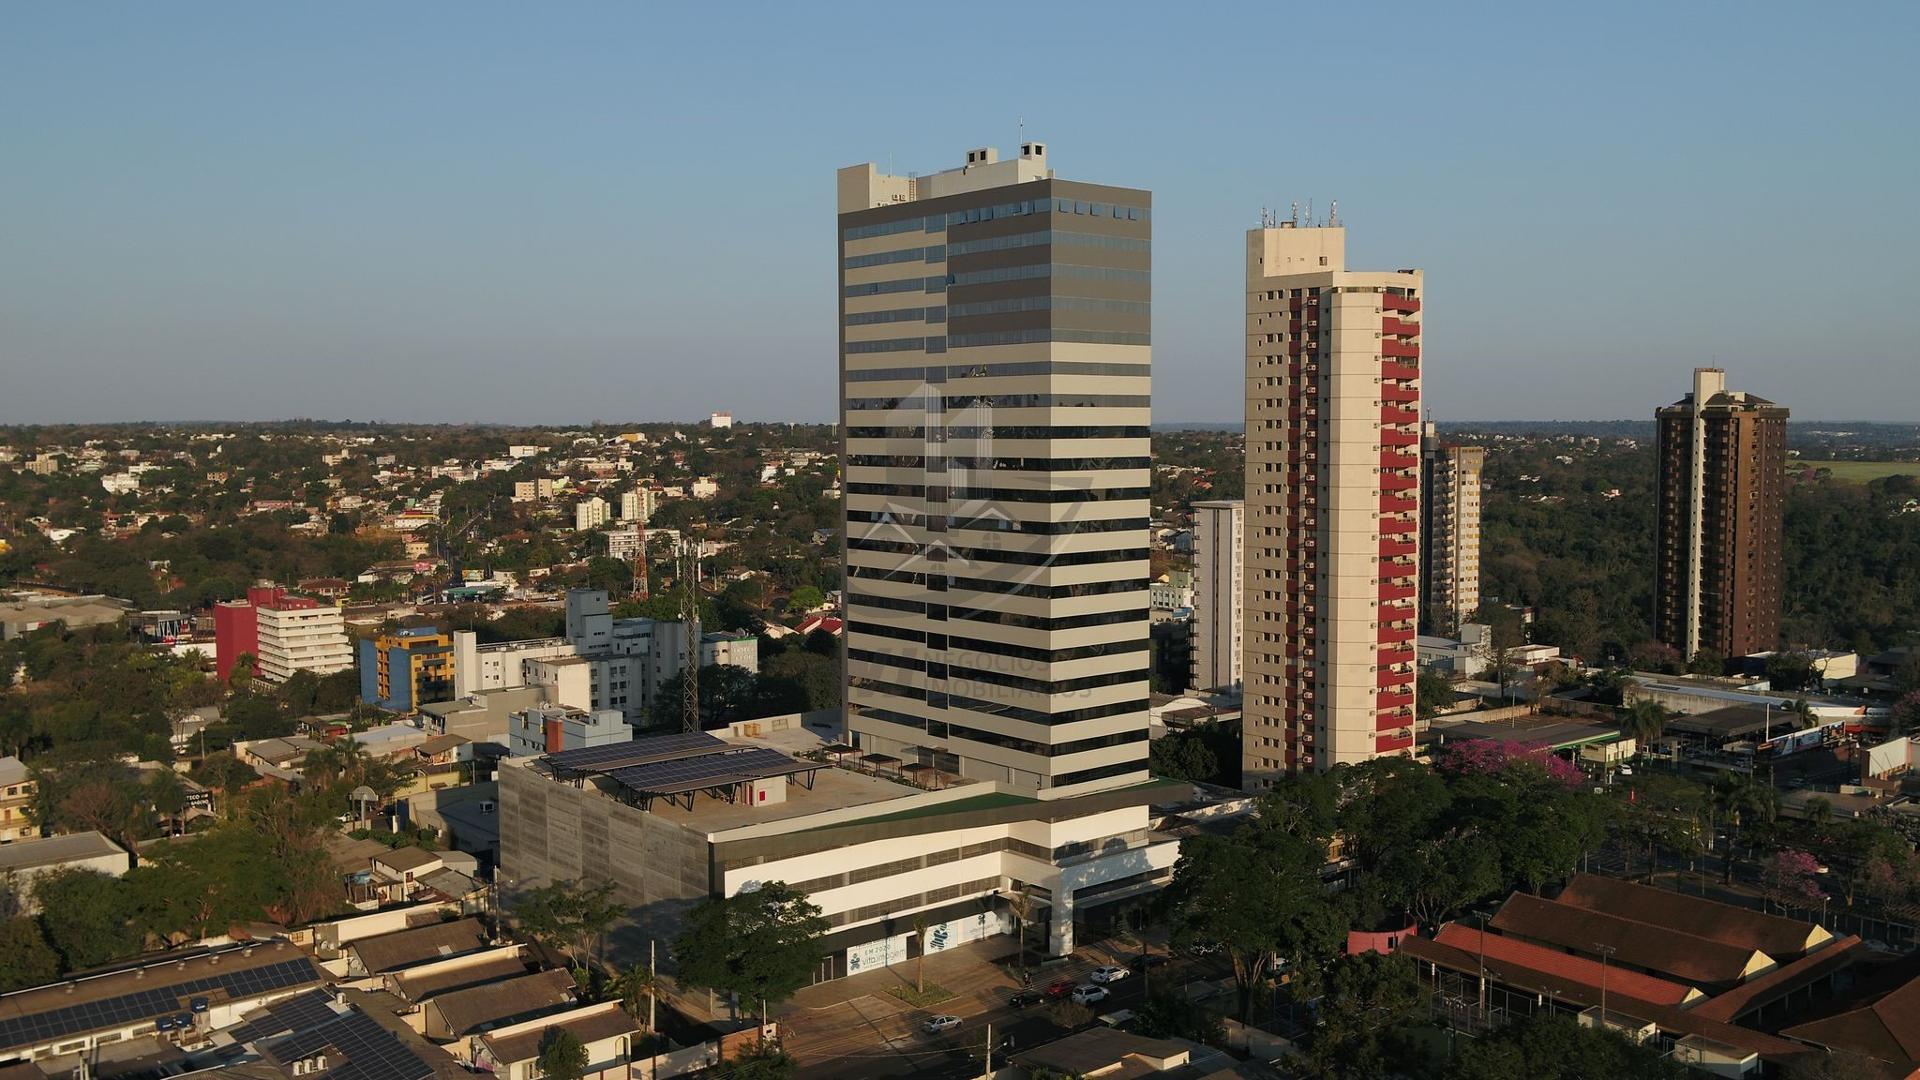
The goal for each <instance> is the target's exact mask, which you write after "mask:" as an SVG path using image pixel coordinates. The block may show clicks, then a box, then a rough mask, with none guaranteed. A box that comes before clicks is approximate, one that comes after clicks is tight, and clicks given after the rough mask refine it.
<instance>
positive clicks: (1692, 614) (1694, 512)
mask: <svg viewBox="0 0 1920 1080" xmlns="http://www.w3.org/2000/svg"><path fill="white" fill-rule="evenodd" d="M1654 417H1655V420H1656V421H1657V422H1658V424H1659V437H1660V447H1659V461H1660V494H1659V500H1660V501H1659V506H1658V508H1657V511H1658V513H1657V524H1656V526H1655V540H1656V544H1657V549H1658V552H1659V555H1658V557H1659V566H1658V568H1657V573H1656V575H1655V587H1654V636H1655V637H1656V638H1657V639H1658V640H1660V641H1661V642H1663V643H1665V644H1667V645H1670V646H1672V647H1673V648H1675V649H1678V650H1679V651H1680V654H1681V655H1682V656H1685V657H1689V658H1691V657H1693V656H1695V655H1697V654H1699V653H1701V652H1706V653H1711V654H1713V655H1716V656H1719V657H1720V658H1721V659H1723V660H1728V659H1732V658H1734V657H1737V656H1745V655H1747V654H1749V653H1756V652H1764V651H1766V650H1769V649H1772V648H1775V647H1776V646H1777V645H1778V644H1779V638H1780V580H1781V577H1782V574H1783V573H1784V569H1783V559H1782V554H1781V547H1780V545H1781V540H1780V529H1781V515H1782V512H1783V506H1784V503H1785V499H1786V482H1787V480H1786V476H1787V410H1786V409H1784V408H1782V407H1780V406H1778V405H1775V404H1774V403H1773V402H1771V401H1768V400H1766V399H1765V398H1757V397H1754V396H1753V395H1752V394H1743V393H1739V392H1737V391H1730V390H1728V389H1727V373H1726V372H1725V371H1722V370H1721V369H1719V368H1695V369H1694V370H1693V392H1692V393H1691V394H1688V395H1687V396H1686V397H1684V398H1681V399H1680V400H1679V401H1676V402H1674V403H1673V404H1672V405H1669V406H1667V407H1666V408H1663V409H1660V410H1658V411H1656V412H1655V414H1654Z"/></svg>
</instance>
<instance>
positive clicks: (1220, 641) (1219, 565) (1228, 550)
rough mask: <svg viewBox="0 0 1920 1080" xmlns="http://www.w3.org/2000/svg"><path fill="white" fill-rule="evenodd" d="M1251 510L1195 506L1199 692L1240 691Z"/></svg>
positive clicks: (1230, 502)
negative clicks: (1245, 539)
mask: <svg viewBox="0 0 1920 1080" xmlns="http://www.w3.org/2000/svg"><path fill="white" fill-rule="evenodd" d="M1245 507H1246V504H1245V503H1242V502H1241V501H1240V500H1238V499H1222V500H1218V501H1213V502H1197V503H1194V504H1193V677H1192V679H1191V680H1190V684H1191V685H1192V687H1193V688H1194V689H1196V690H1237V689H1239V688H1240V655H1241V651H1242V648H1243V645H1242V642H1241V636H1242V631H1243V628H1244V626H1245V622H1244V621H1243V620H1242V619H1241V617H1240V612H1241V604H1242V602H1243V598H1244V594H1245V592H1246V577H1245V565H1246V564H1245V560H1244V559H1243V558H1242V557H1241V551H1242V550H1243V548H1242V546H1241V531H1242V529H1243V528H1244V518H1245Z"/></svg>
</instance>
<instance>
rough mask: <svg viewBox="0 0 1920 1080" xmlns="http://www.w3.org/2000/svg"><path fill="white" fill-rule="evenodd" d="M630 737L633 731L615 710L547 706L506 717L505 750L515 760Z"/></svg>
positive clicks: (604, 744) (608, 743)
mask: <svg viewBox="0 0 1920 1080" xmlns="http://www.w3.org/2000/svg"><path fill="white" fill-rule="evenodd" d="M631 738H633V728H631V727H629V726H628V725H627V721H626V717H624V716H622V715H621V713H620V711H619V710H618V709H599V710H594V711H589V710H586V709H577V708H574V707H572V706H570V705H555V704H548V705H539V706H535V707H534V708H531V709H527V710H525V711H524V712H517V713H514V714H513V715H512V716H510V717H508V718H507V749H508V750H509V751H510V752H511V753H512V754H513V755H514V756H515V757H530V756H532V755H535V754H557V753H559V752H560V751H562V750H578V749H580V748H582V747H586V746H608V745H611V744H613V743H622V742H626V741H627V740H629V739H631Z"/></svg>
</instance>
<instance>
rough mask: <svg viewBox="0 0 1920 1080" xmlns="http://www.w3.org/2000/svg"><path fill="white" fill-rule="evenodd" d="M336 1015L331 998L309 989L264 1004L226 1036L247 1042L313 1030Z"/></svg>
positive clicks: (325, 993) (322, 991)
mask: <svg viewBox="0 0 1920 1080" xmlns="http://www.w3.org/2000/svg"><path fill="white" fill-rule="evenodd" d="M337 1015H339V1014H337V1013H335V1012H334V1011H333V997H332V996H331V995H329V994H328V993H327V992H326V991H325V990H312V991H308V992H307V993H304V994H299V995H297V996H294V997H290V998H287V999H286V1000H285V1001H276V1002H274V1003H273V1004H271V1005H268V1006H267V1007H266V1008H265V1009H263V1010H261V1014H260V1015H257V1016H256V1017H255V1018H254V1019H252V1020H249V1021H247V1022H246V1023H244V1024H241V1025H240V1026H239V1027H236V1028H234V1029H232V1031H231V1032H230V1034H231V1035H232V1036H233V1041H234V1042H238V1043H248V1042H253V1041H254V1040H256V1039H270V1038H273V1037H274V1036H276V1035H284V1034H286V1033H287V1032H290V1031H299V1030H301V1029H303V1028H310V1027H315V1026H317V1025H320V1024H324V1023H326V1022H327V1021H329V1020H332V1019H333V1018H334V1017H335V1016H337Z"/></svg>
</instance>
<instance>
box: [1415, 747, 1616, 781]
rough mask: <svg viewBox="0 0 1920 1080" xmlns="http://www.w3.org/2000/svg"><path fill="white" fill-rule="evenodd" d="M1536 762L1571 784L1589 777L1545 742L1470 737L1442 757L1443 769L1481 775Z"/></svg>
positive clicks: (1498, 773) (1539, 766) (1441, 767)
mask: <svg viewBox="0 0 1920 1080" xmlns="http://www.w3.org/2000/svg"><path fill="white" fill-rule="evenodd" d="M1521 764H1526V765H1533V766H1535V767H1537V768H1539V769H1540V770H1541V771H1543V772H1545V773H1546V774H1547V775H1548V776H1549V777H1551V778H1552V779H1554V780H1558V781H1559V782H1561V783H1563V784H1565V785H1567V786H1568V787H1579V786H1580V784H1581V782H1582V781H1584V780H1585V779H1586V775H1585V774H1584V773H1582V772H1581V771H1580V766H1578V765H1575V764H1574V763H1573V762H1571V761H1568V760H1567V759H1566V758H1563V757H1561V756H1559V755H1558V754H1555V753H1554V752H1553V751H1552V749H1550V748H1549V747H1548V746H1547V745H1546V744H1544V743H1517V742H1508V741H1506V740H1504V739H1468V740H1466V741H1465V742H1457V743H1453V744H1450V745H1449V746H1448V747H1447V753H1446V755H1445V756H1444V757H1442V758H1441V759H1440V769H1441V771H1442V772H1447V773H1452V774H1454V775H1456V776H1462V775H1469V774H1480V775H1485V776H1500V775H1503V774H1504V773H1506V772H1507V770H1509V769H1511V768H1513V767H1514V766H1515V765H1521Z"/></svg>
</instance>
